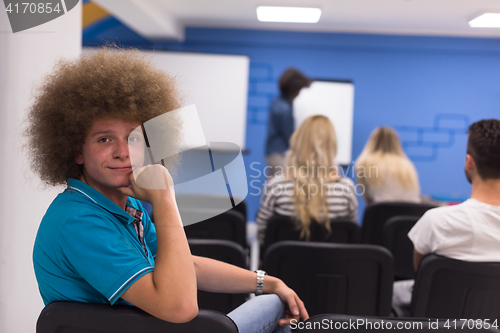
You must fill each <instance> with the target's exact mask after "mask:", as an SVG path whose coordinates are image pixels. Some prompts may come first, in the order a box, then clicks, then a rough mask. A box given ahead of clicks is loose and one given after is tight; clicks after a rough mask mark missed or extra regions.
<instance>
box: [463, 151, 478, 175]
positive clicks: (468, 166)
mask: <svg viewBox="0 0 500 333" xmlns="http://www.w3.org/2000/svg"><path fill="white" fill-rule="evenodd" d="M474 169H476V162H474V158H472V156H471V155H470V154H467V155H465V170H467V171H472V170H474Z"/></svg>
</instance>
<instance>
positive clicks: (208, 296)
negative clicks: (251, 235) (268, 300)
mask: <svg viewBox="0 0 500 333" xmlns="http://www.w3.org/2000/svg"><path fill="white" fill-rule="evenodd" d="M188 242H189V247H190V249H191V253H192V254H193V255H196V256H201V257H207V258H211V259H215V260H219V261H222V262H225V263H228V264H231V265H235V266H238V267H241V268H245V269H248V254H247V251H246V250H245V249H243V247H241V246H240V245H239V244H236V243H234V242H231V241H226V240H219V239H189V240H188ZM247 297H248V294H227V293H211V292H207V291H201V290H198V306H199V307H200V308H203V309H209V310H216V311H220V312H222V313H229V312H231V311H232V310H234V309H235V308H237V307H238V306H240V305H241V304H243V303H244V302H245V301H246V299H247Z"/></svg>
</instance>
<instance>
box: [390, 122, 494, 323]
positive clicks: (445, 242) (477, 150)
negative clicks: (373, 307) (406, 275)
mask: <svg viewBox="0 0 500 333" xmlns="http://www.w3.org/2000/svg"><path fill="white" fill-rule="evenodd" d="M468 134H469V140H468V142H467V155H466V157H465V175H466V177H467V180H468V181H469V182H470V183H471V184H472V193H471V197H470V199H468V200H467V201H465V202H463V203H461V204H459V205H455V206H447V207H439V208H434V209H431V210H429V211H427V212H426V213H425V214H424V216H422V218H421V219H420V220H418V222H417V223H416V224H415V226H414V227H413V228H412V229H411V230H410V232H409V233H408V237H409V238H410V239H411V241H412V242H413V245H414V248H415V249H414V256H413V265H414V267H415V270H417V269H418V266H419V264H420V261H421V260H422V258H423V257H424V256H425V255H427V254H430V253H436V254H439V255H442V256H445V257H449V258H452V259H458V260H464V261H472V262H486V261H490V262H500V120H497V119H488V120H481V121H478V122H476V123H474V124H472V125H471V126H470V127H469V132H468ZM413 282H414V280H407V281H398V282H396V283H395V284H394V296H393V308H394V310H395V311H396V312H397V314H398V315H401V316H404V315H409V313H408V306H409V304H410V302H411V292H412V288H413Z"/></svg>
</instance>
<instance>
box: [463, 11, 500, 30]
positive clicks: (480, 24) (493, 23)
mask: <svg viewBox="0 0 500 333" xmlns="http://www.w3.org/2000/svg"><path fill="white" fill-rule="evenodd" d="M469 26H470V27H471V28H500V13H486V14H483V15H481V16H479V17H476V18H475V19H473V20H472V21H470V22H469Z"/></svg>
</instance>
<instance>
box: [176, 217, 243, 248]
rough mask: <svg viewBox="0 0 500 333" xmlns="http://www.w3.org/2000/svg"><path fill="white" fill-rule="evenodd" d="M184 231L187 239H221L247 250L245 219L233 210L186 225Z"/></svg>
mask: <svg viewBox="0 0 500 333" xmlns="http://www.w3.org/2000/svg"><path fill="white" fill-rule="evenodd" d="M184 231H185V232H186V236H187V238H193V239H194V238H196V239H223V240H229V241H233V242H236V243H238V244H239V245H241V246H242V247H244V248H248V243H247V224H246V221H245V218H244V217H243V215H242V214H241V213H239V212H237V211H234V210H228V211H226V212H224V213H222V214H220V215H217V216H214V217H212V218H210V219H208V220H205V221H202V222H198V223H195V224H191V225H188V226H186V227H185V228H184Z"/></svg>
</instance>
